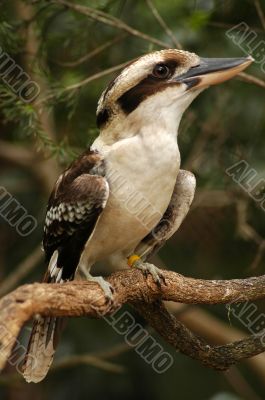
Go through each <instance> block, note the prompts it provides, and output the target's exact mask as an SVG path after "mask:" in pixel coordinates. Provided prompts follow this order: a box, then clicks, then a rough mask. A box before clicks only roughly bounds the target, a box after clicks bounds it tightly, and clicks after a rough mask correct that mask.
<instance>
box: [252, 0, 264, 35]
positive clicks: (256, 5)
mask: <svg viewBox="0 0 265 400" xmlns="http://www.w3.org/2000/svg"><path fill="white" fill-rule="evenodd" d="M254 4H255V7H256V10H257V13H258V16H259V19H260V22H261V25H262V27H263V29H264V30H265V15H264V13H263V10H262V8H261V4H260V1H259V0H254Z"/></svg>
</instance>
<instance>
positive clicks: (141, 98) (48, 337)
mask: <svg viewBox="0 0 265 400" xmlns="http://www.w3.org/2000/svg"><path fill="white" fill-rule="evenodd" d="M252 61H253V59H252V57H251V56H248V57H239V58H204V57H199V56H198V55H197V54H195V53H191V52H188V51H184V50H178V49H165V50H160V51H155V52H152V53H149V54H145V55H143V56H140V57H139V58H137V59H135V60H133V61H131V62H129V63H128V64H127V65H126V66H125V67H124V69H123V70H122V71H121V72H120V73H119V74H118V76H117V77H115V78H114V79H113V80H112V81H111V82H110V83H109V84H108V86H107V87H106V89H105V90H104V91H103V93H102V95H101V97H100V99H99V102H98V107H97V111H96V122H97V126H98V129H99V135H98V137H97V138H96V139H95V141H94V142H93V144H92V145H91V146H90V147H89V148H88V149H86V150H85V151H84V152H83V153H82V154H81V155H80V156H79V157H78V158H77V159H76V160H74V161H73V162H72V164H71V165H70V166H69V167H68V168H67V169H66V170H65V171H64V172H63V173H62V174H61V175H60V176H59V178H58V180H57V181H56V183H55V185H54V188H53V191H52V193H51V195H50V198H49V201H48V205H47V212H46V218H45V223H44V236H43V248H44V251H45V256H46V264H47V271H46V273H45V276H44V282H47V283H63V282H66V281H70V280H74V279H81V278H82V279H87V280H89V281H94V282H97V283H98V284H99V285H100V287H101V289H102V290H103V293H104V296H105V298H106V302H107V301H110V302H111V299H112V296H113V288H112V287H111V285H110V284H109V283H108V282H107V281H106V280H105V279H104V278H103V277H101V276H92V275H91V273H90V269H91V267H92V266H93V265H94V264H95V263H97V262H102V263H104V265H106V267H109V268H119V269H123V268H130V267H131V268H139V269H140V270H142V271H143V272H144V273H145V275H148V274H150V275H151V276H152V278H153V279H154V281H155V282H156V283H157V284H158V285H163V284H166V282H165V279H164V276H163V273H162V271H161V270H160V269H159V268H157V267H156V266H154V265H152V264H150V263H148V262H147V261H148V259H149V258H150V256H151V255H153V254H154V252H155V251H158V249H159V248H161V247H162V245H163V244H164V243H165V242H166V241H167V240H168V239H169V238H170V237H171V236H172V235H173V233H174V232H176V231H177V229H178V228H179V226H180V225H181V223H182V221H183V220H184V218H185V216H186V214H187V213H188V211H189V208H190V206H191V203H192V201H193V197H194V193H195V188H196V179H195V176H194V175H193V173H191V172H189V171H185V170H182V169H181V168H180V152H179V147H178V128H179V124H180V121H181V118H182V115H183V113H184V111H185V110H186V109H187V108H188V106H189V105H190V104H191V102H192V101H193V100H194V99H195V98H196V97H197V96H198V95H199V94H200V93H201V92H202V91H203V90H204V89H206V88H208V87H209V86H212V85H216V84H219V83H221V82H224V81H226V80H228V79H231V78H232V77H234V76H236V75H237V74H238V73H240V72H241V71H243V70H244V69H245V68H246V67H248V66H249V65H250V64H251V63H252ZM77 295H78V294H77ZM61 321H62V319H61V318H53V317H42V316H38V317H36V320H35V322H34V325H33V328H32V333H31V337H30V340H29V345H28V350H27V355H26V357H25V361H24V365H23V372H22V373H23V376H24V378H25V379H26V381H27V382H35V383H37V382H39V381H41V380H42V379H44V377H45V376H46V374H47V373H48V370H49V367H50V365H51V363H52V360H53V357H54V353H55V348H56V345H57V342H58V335H59V332H60V330H61V327H60V326H61Z"/></svg>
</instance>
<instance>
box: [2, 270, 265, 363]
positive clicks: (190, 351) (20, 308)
mask: <svg viewBox="0 0 265 400" xmlns="http://www.w3.org/2000/svg"><path fill="white" fill-rule="evenodd" d="M163 273H164V276H165V282H166V285H165V284H163V285H162V286H161V287H158V286H157V285H156V284H155V283H154V282H153V280H152V277H150V276H148V277H147V278H145V277H144V275H143V274H142V272H140V271H139V270H123V271H119V272H116V273H114V274H112V275H111V276H110V277H109V278H107V280H108V281H109V282H110V283H111V285H112V286H113V288H114V294H113V302H112V303H111V304H110V303H106V302H105V298H104V294H103V292H102V290H101V288H100V287H99V286H98V285H97V284H96V283H94V282H81V281H74V282H67V283H65V284H45V283H34V284H30V285H24V286H21V287H19V288H18V289H16V290H15V291H13V292H11V293H10V294H8V295H6V296H5V297H3V298H2V299H1V300H0V320H1V326H0V328H1V329H0V350H1V351H0V368H3V367H4V365H5V363H6V361H7V359H8V357H9V355H10V353H11V350H12V348H13V346H14V344H15V343H16V338H17V336H18V334H19V332H20V330H21V328H22V326H23V325H24V323H25V322H26V321H28V320H29V319H30V318H32V317H34V316H36V315H43V316H53V317H58V316H70V317H77V316H84V315H85V316H89V317H94V318H99V317H102V316H104V315H107V314H110V313H112V312H113V311H115V310H117V309H118V308H119V307H120V306H121V305H122V304H125V303H130V304H131V305H133V306H134V307H135V308H136V309H137V310H138V311H139V312H140V314H141V315H142V316H143V317H144V318H145V319H146V320H147V321H148V323H149V324H150V325H151V326H152V327H153V328H154V329H155V330H156V331H157V332H158V333H159V334H160V335H161V336H162V337H163V338H164V339H165V340H166V341H167V342H168V343H170V344H171V345H172V346H173V347H175V348H176V349H177V350H178V351H180V352H182V353H184V354H186V355H188V356H190V357H192V358H194V359H197V360H200V361H201V362H202V363H203V364H204V365H206V366H208V367H211V368H214V369H217V370H226V369H228V368H229V367H230V366H231V365H232V364H234V363H236V362H238V361H239V360H242V359H244V358H248V357H252V356H254V355H257V354H259V353H261V352H263V351H265V340H262V335H265V330H263V331H260V332H259V333H258V334H257V335H252V336H250V337H248V338H245V339H242V340H238V341H236V342H233V343H229V344H226V345H223V346H216V345H213V346H210V345H208V344H207V343H206V342H205V341H204V340H203V339H201V338H199V337H198V336H196V335H194V334H193V333H192V332H191V331H189V330H188V329H187V328H186V327H185V326H184V325H183V324H182V323H180V322H179V321H178V319H177V318H176V317H174V316H173V315H171V314H169V312H168V311H167V310H166V308H165V307H164V305H163V303H162V300H171V301H174V302H180V303H185V304H227V303H238V302H243V301H247V300H248V301H253V300H257V299H261V298H264V297H265V275H263V276H260V277H252V278H248V279H233V280H202V279H193V278H187V277H184V276H182V275H180V274H177V273H176V272H173V271H163Z"/></svg>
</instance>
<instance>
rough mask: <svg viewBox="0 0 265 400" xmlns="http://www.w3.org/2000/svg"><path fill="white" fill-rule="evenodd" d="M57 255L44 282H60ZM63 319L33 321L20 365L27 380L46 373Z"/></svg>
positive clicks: (40, 378) (41, 318) (39, 378)
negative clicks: (25, 351)
mask: <svg viewBox="0 0 265 400" xmlns="http://www.w3.org/2000/svg"><path fill="white" fill-rule="evenodd" d="M57 257H58V252H57V251H55V252H54V254H53V256H52V258H51V260H50V263H49V268H48V272H47V274H46V276H45V278H44V281H45V282H54V283H59V282H62V279H61V274H62V269H61V268H57V265H56V262H57ZM63 320H64V318H54V317H39V318H38V320H37V321H35V322H34V324H33V328H32V332H31V336H30V340H29V344H28V349H27V354H26V356H25V360H24V364H23V367H22V373H23V376H24V378H25V380H26V381H27V382H34V383H37V382H40V381H41V380H42V379H44V378H45V376H46V375H47V373H48V371H49V368H50V366H51V364H52V361H53V357H54V353H55V348H56V344H57V342H58V335H59V333H60V331H61V330H62V322H63Z"/></svg>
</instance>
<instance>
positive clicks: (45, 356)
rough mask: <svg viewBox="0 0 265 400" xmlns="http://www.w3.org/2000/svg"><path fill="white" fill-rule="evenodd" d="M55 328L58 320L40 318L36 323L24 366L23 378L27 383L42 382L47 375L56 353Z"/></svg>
mask: <svg viewBox="0 0 265 400" xmlns="http://www.w3.org/2000/svg"><path fill="white" fill-rule="evenodd" d="M55 326H56V318H50V317H40V318H39V320H38V321H36V322H34V325H33V329H32V333H31V337H30V341H29V346H28V350H27V354H26V358H25V361H24V365H23V376H24V378H25V380H26V381H27V382H35V383H37V382H40V381H41V380H42V379H44V378H45V376H46V375H47V373H48V371H49V368H50V365H51V363H52V361H53V357H54V353H55V348H54V344H53V338H54V332H55Z"/></svg>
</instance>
